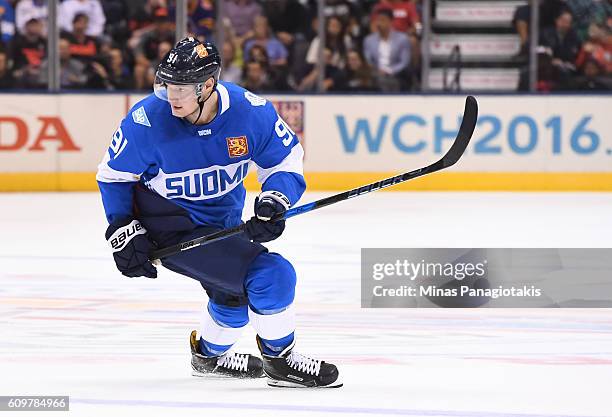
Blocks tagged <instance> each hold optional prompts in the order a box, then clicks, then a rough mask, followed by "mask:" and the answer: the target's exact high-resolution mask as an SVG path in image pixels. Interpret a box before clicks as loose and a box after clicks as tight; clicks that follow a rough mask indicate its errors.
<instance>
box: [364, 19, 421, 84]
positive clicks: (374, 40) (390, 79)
mask: <svg viewBox="0 0 612 417" xmlns="http://www.w3.org/2000/svg"><path fill="white" fill-rule="evenodd" d="M392 19H393V11H392V10H391V9H380V10H379V11H378V16H377V18H376V32H374V33H371V34H370V35H368V36H367V37H366V38H365V41H364V45H363V47H364V56H365V58H366V60H367V61H368V63H369V64H370V65H371V66H372V68H374V70H375V72H376V79H377V84H378V86H379V88H380V90H381V91H383V92H394V91H402V90H406V89H408V87H409V81H408V79H409V72H408V68H409V65H410V41H409V40H408V36H407V35H406V34H405V33H400V32H397V31H395V30H393V28H392V26H391V22H392Z"/></svg>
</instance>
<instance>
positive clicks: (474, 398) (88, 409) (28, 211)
mask: <svg viewBox="0 0 612 417" xmlns="http://www.w3.org/2000/svg"><path fill="white" fill-rule="evenodd" d="M322 196H323V195H322V194H314V193H311V194H307V195H306V196H305V197H304V198H303V200H302V202H307V201H312V200H314V199H317V198H320V197H322ZM251 198H252V196H251ZM248 207H251V203H249V205H248ZM105 227H106V224H105V219H104V216H103V213H102V208H101V204H100V202H99V197H98V195H97V194H96V193H80V194H68V193H67V194H44V193H41V194H0V233H1V239H0V266H1V267H0V395H69V396H70V412H68V413H56V414H52V415H70V416H87V417H96V416H105V417H106V416H109V417H110V416H130V417H131V416H137V415H146V416H147V417H153V416H187V415H189V416H211V417H222V416H245V417H246V416H249V417H250V416H254V417H256V416H266V417H269V416H291V417H293V416H296V417H301V416H396V415H397V416H427V417H435V416H445V417H485V416H491V417H505V416H513V417H532V416H533V417H536V416H537V417H552V416H575V417H578V416H580V417H584V416H612V310H606V309H600V310H595V309H594V310H586V309H584V310H582V309H562V310H556V309H539V310H521V309H514V310H512V309H507V310H502V309H478V310H443V309H367V310H366V309H361V308H360V268H359V262H360V249H361V248H362V247H551V248H556V247H612V193H608V194H604V193H601V194H598V193H580V194H572V193H564V194H557V193H546V194H538V193H525V194H521V193H423V192H421V193H375V194H372V195H368V196H364V197H362V198H359V199H355V200H352V201H348V202H343V203H339V204H337V205H335V206H332V207H328V208H324V209H321V210H319V211H317V212H313V213H308V214H305V215H303V216H300V217H296V218H294V219H291V220H290V221H289V222H288V225H287V230H286V232H285V234H284V235H283V237H282V238H281V239H280V240H279V241H278V242H275V243H274V244H273V245H270V246H271V248H273V249H274V250H277V251H279V252H281V253H282V254H283V255H285V256H286V257H287V258H288V259H289V260H291V261H292V262H293V263H294V265H295V266H296V269H297V271H298V290H297V298H296V307H297V314H298V330H297V349H298V350H299V351H300V352H304V353H307V354H311V355H313V356H316V357H319V358H321V359H324V360H329V361H331V362H334V363H336V364H337V365H338V367H339V368H340V372H341V374H343V377H344V383H345V385H344V387H343V388H339V389H328V390H323V389H319V390H304V389H278V388H276V389H275V388H270V387H268V386H267V385H266V384H265V380H263V379H261V380H255V381H243V380H228V379H203V378H194V377H192V376H191V375H190V366H189V359H190V354H189V347H188V335H189V332H190V330H191V329H195V328H198V327H199V326H198V323H199V311H200V310H201V309H202V308H203V306H204V304H205V296H204V292H203V291H202V290H201V287H200V286H199V284H198V283H197V282H195V281H192V280H190V279H189V278H185V277H181V276H178V275H176V274H173V273H171V272H169V271H167V270H161V271H160V272H161V273H160V277H159V278H158V279H157V280H149V279H145V278H139V279H128V278H124V277H122V276H121V275H120V274H119V273H118V272H117V271H116V270H115V265H114V263H113V261H112V258H111V255H110V250H109V249H108V248H107V246H106V242H105V240H104V238H103V235H104V230H105ZM237 348H238V350H243V351H249V352H256V346H255V341H254V333H253V331H252V330H251V329H249V330H248V332H245V334H244V335H243V338H242V340H241V341H240V343H239V344H238V346H237ZM5 415H6V416H9V415H10V416H13V415H15V416H24V417H25V416H28V415H35V416H39V415H40V413H28V412H20V413H10V412H0V417H3V416H5Z"/></svg>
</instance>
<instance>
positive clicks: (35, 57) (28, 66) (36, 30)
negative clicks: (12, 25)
mask: <svg viewBox="0 0 612 417" xmlns="http://www.w3.org/2000/svg"><path fill="white" fill-rule="evenodd" d="M46 50H47V40H46V39H45V38H44V37H43V23H42V21H41V20H39V19H36V18H32V19H30V20H28V21H27V22H26V24H25V26H24V30H23V33H18V34H17V36H16V37H15V41H14V43H13V61H14V62H13V76H14V77H15V81H16V83H17V85H18V86H19V87H20V88H36V87H39V86H40V84H39V80H40V67H41V65H42V61H43V59H44V57H45V55H46Z"/></svg>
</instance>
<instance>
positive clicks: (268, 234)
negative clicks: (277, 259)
mask: <svg viewBox="0 0 612 417" xmlns="http://www.w3.org/2000/svg"><path fill="white" fill-rule="evenodd" d="M289 206H290V202H289V199H288V198H287V197H286V196H285V195H284V194H283V193H280V192H278V191H264V192H263V193H261V194H259V197H257V198H256V199H255V216H253V217H252V218H251V219H250V220H249V221H247V222H246V224H245V227H246V232H247V234H248V235H249V237H250V238H251V240H252V241H254V242H270V241H271V240H274V239H276V238H278V237H279V236H280V235H281V234H282V233H283V231H284V230H285V220H278V221H275V222H273V221H270V219H272V218H273V217H274V216H276V215H278V214H282V213H284V212H285V211H287V209H288V208H289Z"/></svg>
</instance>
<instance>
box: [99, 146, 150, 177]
mask: <svg viewBox="0 0 612 417" xmlns="http://www.w3.org/2000/svg"><path fill="white" fill-rule="evenodd" d="M109 161H110V157H109V155H108V152H107V153H106V155H105V157H104V159H103V160H102V162H101V163H100V165H98V173H97V174H96V180H98V181H100V182H135V181H138V180H139V179H140V177H139V175H137V174H134V173H132V172H124V171H117V170H116V169H113V168H111V167H110V166H109V165H108V162H109Z"/></svg>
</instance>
